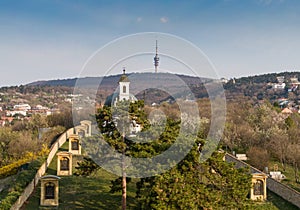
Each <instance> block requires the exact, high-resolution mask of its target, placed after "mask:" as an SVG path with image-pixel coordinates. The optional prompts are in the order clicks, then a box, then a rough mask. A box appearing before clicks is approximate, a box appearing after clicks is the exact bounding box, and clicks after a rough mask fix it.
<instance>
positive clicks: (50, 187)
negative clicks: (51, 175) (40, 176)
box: [45, 182, 55, 199]
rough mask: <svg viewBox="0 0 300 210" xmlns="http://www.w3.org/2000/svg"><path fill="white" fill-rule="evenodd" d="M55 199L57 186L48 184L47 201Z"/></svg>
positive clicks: (46, 186)
mask: <svg viewBox="0 0 300 210" xmlns="http://www.w3.org/2000/svg"><path fill="white" fill-rule="evenodd" d="M54 197H55V184H54V183H52V182H48V183H46V184H45V199H54Z"/></svg>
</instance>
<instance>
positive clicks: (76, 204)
mask: <svg viewBox="0 0 300 210" xmlns="http://www.w3.org/2000/svg"><path fill="white" fill-rule="evenodd" d="M67 149H68V142H66V144H64V145H63V146H62V148H61V149H60V150H67ZM81 159H82V156H73V173H74V172H75V166H76V163H77V161H80V160H81ZM56 167H57V158H56V157H55V158H54V159H53V161H52V162H51V164H50V166H49V168H48V170H47V174H53V175H56ZM116 178H117V177H116V176H115V175H113V174H111V173H108V172H107V171H105V170H103V169H100V170H99V171H98V172H97V173H95V174H93V175H92V176H91V177H78V176H66V177H61V180H60V181H59V185H60V186H59V207H58V209H64V210H67V209H70V210H71V209H72V210H73V209H87V210H88V209H91V210H93V209H95V210H96V209H103V210H106V209H107V210H111V209H114V210H115V209H116V210H117V209H121V192H119V193H114V194H112V193H110V192H109V190H110V185H111V181H112V180H114V179H116ZM136 181H137V180H133V181H132V182H131V183H129V184H128V188H127V207H128V209H134V207H135V206H136V205H137V203H136V200H135V191H136V186H135V184H136ZM39 202H40V186H38V187H37V189H36V190H35V192H34V193H33V194H32V196H31V197H30V199H29V200H28V201H27V202H26V205H25V206H24V207H23V208H22V209H23V210H37V209H51V208H41V207H40V206H39ZM252 209H255V210H278V209H279V210H281V209H283V210H296V209H297V208H296V207H294V206H292V205H291V204H289V203H288V202H286V201H285V200H283V199H282V198H280V197H279V196H277V195H276V194H274V193H271V192H269V191H268V202H265V203H258V204H257V205H254V206H253V208H252Z"/></svg>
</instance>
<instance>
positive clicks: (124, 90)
mask: <svg viewBox="0 0 300 210" xmlns="http://www.w3.org/2000/svg"><path fill="white" fill-rule="evenodd" d="M123 93H126V85H123Z"/></svg>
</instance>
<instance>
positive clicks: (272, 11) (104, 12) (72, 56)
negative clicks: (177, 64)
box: [0, 0, 300, 86]
mask: <svg viewBox="0 0 300 210" xmlns="http://www.w3.org/2000/svg"><path fill="white" fill-rule="evenodd" d="M299 11H300V1H297V0H247V1H246V0H190V1H176V0H174V1H171V0H166V1H156V0H155V1H137V0H133V1H121V0H120V1H109V0H106V1H101V0H100V1H96V0H94V1H92V0H85V1H83V0H82V1H79V0H68V1H66V0H26V1H25V0H24V1H15V0H11V1H4V0H2V1H0V46H1V48H0V68H1V73H2V74H1V79H0V86H6V85H20V84H26V83H28V82H32V81H36V80H47V79H63V78H74V77H77V76H78V75H79V74H80V70H81V68H82V66H83V64H84V63H85V62H86V60H87V59H88V58H89V56H90V55H91V54H92V53H93V52H95V51H96V50H98V49H99V48H100V47H102V46H103V45H105V44H106V43H108V42H110V41H112V40H114V39H116V38H119V37H121V36H125V35H129V34H133V33H139V32H163V33H170V34H173V35H176V36H179V37H182V38H184V39H186V40H188V41H190V42H192V43H194V44H195V45H196V46H198V47H199V48H200V49H201V50H202V51H203V52H204V53H205V54H206V55H207V56H208V57H209V58H210V60H211V61H212V63H213V64H214V65H215V67H216V69H217V72H218V74H219V75H220V76H222V77H223V76H224V77H227V78H230V77H240V76H248V75H255V74H262V73H267V72H281V71H285V70H298V69H300V59H299V58H298V57H299V56H298V55H300V41H299V39H300V38H299V37H300V13H299ZM151 62H152V60H151ZM182 73H185V72H182ZM86 76H99V75H86Z"/></svg>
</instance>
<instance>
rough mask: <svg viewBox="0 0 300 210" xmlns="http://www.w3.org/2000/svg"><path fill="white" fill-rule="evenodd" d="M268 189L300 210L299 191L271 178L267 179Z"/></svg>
mask: <svg viewBox="0 0 300 210" xmlns="http://www.w3.org/2000/svg"><path fill="white" fill-rule="evenodd" d="M267 188H268V189H269V190H271V191H272V192H274V193H276V194H277V195H279V196H280V197H282V198H283V199H285V200H287V201H289V202H290V203H292V204H294V205H295V206H297V207H298V208H300V193H299V192H298V191H296V190H294V189H293V188H291V187H289V186H286V185H284V184H282V183H280V182H278V181H276V180H275V179H272V178H270V177H269V178H268V179H267Z"/></svg>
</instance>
